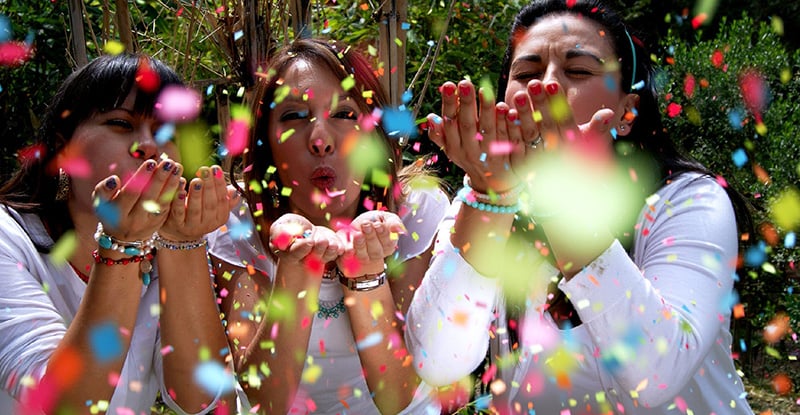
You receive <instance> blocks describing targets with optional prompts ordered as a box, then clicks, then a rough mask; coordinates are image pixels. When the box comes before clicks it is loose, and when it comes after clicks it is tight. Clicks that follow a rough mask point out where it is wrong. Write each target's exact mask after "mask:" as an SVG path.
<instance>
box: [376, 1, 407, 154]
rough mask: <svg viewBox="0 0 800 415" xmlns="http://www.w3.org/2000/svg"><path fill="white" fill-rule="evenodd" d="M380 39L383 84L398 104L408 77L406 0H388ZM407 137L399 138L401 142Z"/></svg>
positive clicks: (391, 102)
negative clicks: (405, 24) (404, 26)
mask: <svg viewBox="0 0 800 415" xmlns="http://www.w3.org/2000/svg"><path fill="white" fill-rule="evenodd" d="M381 16H382V19H381V22H380V24H379V26H380V39H379V41H378V50H379V53H380V59H381V63H383V68H384V75H383V78H382V80H381V81H382V82H383V87H384V89H385V90H386V93H387V95H388V98H389V105H391V106H392V107H394V108H397V107H399V106H400V105H401V104H402V103H403V101H402V99H403V93H404V92H405V88H406V86H405V79H406V38H407V37H406V31H405V30H403V27H402V25H403V23H404V22H405V21H406V18H407V16H408V2H407V0H387V1H385V2H384V3H383V6H382V9H381ZM406 139H407V137H401V138H400V145H403V144H405V141H406Z"/></svg>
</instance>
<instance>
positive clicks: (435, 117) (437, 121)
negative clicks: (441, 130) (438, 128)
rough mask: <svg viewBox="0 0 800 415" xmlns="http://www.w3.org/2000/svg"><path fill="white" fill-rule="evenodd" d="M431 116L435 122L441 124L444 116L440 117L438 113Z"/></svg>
mask: <svg viewBox="0 0 800 415" xmlns="http://www.w3.org/2000/svg"><path fill="white" fill-rule="evenodd" d="M431 118H432V121H433V123H434V124H441V123H442V117H440V116H438V115H434V116H433V117H431Z"/></svg>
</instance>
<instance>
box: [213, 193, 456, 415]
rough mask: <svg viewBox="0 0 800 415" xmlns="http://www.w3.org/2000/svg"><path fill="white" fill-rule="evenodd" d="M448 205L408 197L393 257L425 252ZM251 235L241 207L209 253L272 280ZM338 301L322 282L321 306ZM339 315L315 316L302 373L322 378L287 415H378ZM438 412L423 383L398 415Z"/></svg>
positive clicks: (332, 287)
mask: <svg viewBox="0 0 800 415" xmlns="http://www.w3.org/2000/svg"><path fill="white" fill-rule="evenodd" d="M448 205H449V200H448V198H447V196H446V195H445V194H444V193H443V192H442V191H441V190H438V189H435V190H434V189H427V190H419V191H412V192H411V193H410V194H409V196H408V197H407V198H406V201H405V203H404V204H403V206H402V207H401V208H400V211H399V213H398V215H399V216H400V217H401V219H402V220H403V224H404V225H405V227H406V229H407V231H408V232H407V233H406V234H405V235H402V236H401V237H400V239H399V240H398V249H397V252H396V253H395V255H398V256H399V258H400V259H402V260H408V259H410V258H413V257H415V256H417V255H420V254H422V253H423V252H424V251H425V250H426V249H428V247H429V246H430V245H431V243H432V242H433V238H434V236H435V235H436V229H437V226H438V224H439V221H440V220H441V219H442V218H443V217H444V215H445V212H446V210H447V207H448ZM254 229H255V228H254V225H253V221H252V217H251V214H250V211H249V210H248V208H247V206H246V205H245V204H244V203H243V204H242V205H241V206H240V207H239V208H238V209H237V208H234V209H233V210H232V213H231V216H230V218H229V220H228V223H227V226H226V231H224V232H223V231H219V232H216V233H214V234H212V235H211V236H210V237H209V249H210V252H211V254H212V255H214V256H216V257H217V258H220V259H221V260H223V261H225V262H228V263H230V264H232V265H235V266H243V265H252V266H253V267H254V268H255V269H256V270H257V271H260V272H263V273H264V274H265V275H266V276H267V277H269V278H272V277H273V275H274V273H275V263H274V262H273V261H272V259H271V257H270V256H269V255H266V254H265V252H267V251H266V250H265V249H264V247H263V245H262V243H261V239H260V238H259V235H258V233H257V232H255V231H254ZM343 296H344V294H343V292H342V285H341V284H340V283H339V282H338V281H333V280H326V279H323V280H322V285H321V287H320V292H319V302H320V304H321V305H322V306H325V307H326V308H333V307H335V306H336V304H338V303H339V302H340V301H341V300H342V298H343ZM321 308H322V307H321ZM341 310H342V311H341V312H340V313H339V314H338V316H335V317H333V316H331V317H327V318H326V317H324V316H320V315H319V313H318V314H316V315H315V317H314V320H313V322H312V326H311V336H310V339H309V342H308V345H309V346H308V351H307V355H308V356H307V359H306V369H308V366H309V361H311V362H312V364H314V365H317V366H319V369H321V375H320V376H319V378H318V379H316V381H315V382H313V383H308V382H302V383H301V385H300V388H299V391H298V393H297V395H296V398H295V400H294V403H293V405H292V409H291V411H290V413H291V414H306V413H308V414H311V413H313V414H330V415H336V414H358V415H373V414H374V415H379V414H380V412H378V408H377V407H376V406H375V404H374V403H373V401H372V398H371V397H370V391H369V389H368V387H367V383H366V380H365V378H364V376H363V374H362V372H363V369H362V367H361V362H360V360H359V358H358V353H357V352H356V344H355V343H356V342H355V339H354V338H353V331H352V329H351V328H350V319H349V317H348V316H347V311H346V308H345V307H342V309H341ZM281 335H286V333H281ZM240 396H241V394H240ZM439 410H440V407H439V404H438V402H437V401H436V400H435V399H434V391H433V388H431V387H429V386H428V385H426V384H424V383H422V384H421V385H420V386H419V387H418V388H417V392H416V395H415V398H414V399H413V401H412V402H411V403H410V404H409V406H408V407H407V408H405V409H404V410H403V412H401V413H403V414H432V415H433V414H436V415H438V414H439Z"/></svg>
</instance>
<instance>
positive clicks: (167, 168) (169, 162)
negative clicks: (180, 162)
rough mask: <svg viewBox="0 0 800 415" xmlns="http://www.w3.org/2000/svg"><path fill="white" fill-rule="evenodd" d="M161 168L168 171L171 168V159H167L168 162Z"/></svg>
mask: <svg viewBox="0 0 800 415" xmlns="http://www.w3.org/2000/svg"><path fill="white" fill-rule="evenodd" d="M163 169H164V171H170V170H172V162H171V161H168V162H166V163H164V167H163Z"/></svg>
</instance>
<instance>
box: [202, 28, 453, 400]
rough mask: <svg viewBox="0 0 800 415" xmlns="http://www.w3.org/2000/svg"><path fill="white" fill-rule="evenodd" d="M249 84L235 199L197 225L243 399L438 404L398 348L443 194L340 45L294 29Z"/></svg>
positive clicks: (377, 89) (375, 86)
mask: <svg viewBox="0 0 800 415" xmlns="http://www.w3.org/2000/svg"><path fill="white" fill-rule="evenodd" d="M256 97H257V101H256V102H257V110H256V111H255V114H256V117H255V125H254V126H253V129H252V134H251V138H250V140H249V145H248V146H247V150H246V151H245V152H244V154H243V157H242V159H243V160H242V161H243V163H242V173H243V183H244V185H243V188H244V189H242V191H243V192H244V194H245V199H246V205H245V204H243V205H242V206H241V207H240V209H234V212H233V213H232V215H231V218H230V219H229V221H228V224H227V230H226V231H224V232H220V233H219V234H218V235H217V237H216V238H214V239H213V240H211V253H212V255H213V256H215V257H216V258H219V259H220V261H219V264H218V265H219V267H220V268H219V270H218V273H217V274H218V276H219V277H218V283H219V287H220V297H221V299H222V309H223V311H224V312H225V315H226V320H227V329H228V333H229V338H230V342H231V348H232V350H233V354H234V358H235V365H236V370H237V372H238V373H239V374H240V384H241V385H242V386H243V388H244V390H245V391H246V393H247V395H248V397H249V400H250V404H251V405H252V406H253V409H254V410H255V411H257V412H258V413H265V414H285V413H292V414H295V413H298V414H304V413H315V414H317V413H318V414H340V413H353V414H378V413H384V414H398V413H415V414H416V413H424V411H426V410H428V409H427V408H429V407H431V408H432V411H433V412H438V406H437V404H436V403H433V402H432V401H431V395H430V388H429V387H427V386H425V385H424V384H423V385H419V381H418V380H417V376H416V373H415V372H414V369H413V367H412V364H411V362H410V360H411V359H410V356H409V355H408V353H407V351H406V348H405V343H404V341H403V329H404V321H403V316H404V314H405V312H406V310H407V307H408V304H409V303H410V300H411V295H412V293H413V290H414V289H415V288H416V287H417V286H418V285H419V282H420V279H421V278H422V276H423V274H424V272H425V269H426V268H427V265H428V262H429V260H430V257H431V248H432V242H433V238H434V235H435V232H436V225H437V224H438V223H439V221H440V220H441V218H442V217H443V216H444V213H445V210H446V207H447V205H448V203H449V202H448V200H447V198H446V196H445V195H444V193H442V192H441V191H440V190H438V187H436V185H435V183H433V184H431V183H430V181H428V183H427V185H425V184H426V181H425V180H424V179H425V176H423V175H422V174H421V173H422V171H421V169H420V168H419V167H416V168H414V167H413V166H412V167H411V170H409V169H408V168H406V169H402V170H401V169H400V163H401V158H400V151H399V149H398V147H397V143H396V142H397V140H396V138H393V137H391V136H390V135H389V134H388V133H387V131H385V130H384V128H383V123H382V122H381V121H382V112H381V108H383V106H384V105H385V104H386V98H385V93H384V92H383V90H382V89H381V85H380V83H379V81H378V79H377V78H376V76H375V75H374V72H373V70H372V69H371V68H370V65H369V64H368V62H367V60H366V59H365V58H364V57H363V56H362V55H360V54H359V53H358V52H357V51H356V50H354V49H352V48H347V47H342V46H341V45H339V44H338V43H333V42H327V41H323V40H296V41H294V42H293V43H291V44H289V45H287V46H285V47H284V48H282V49H280V50H278V51H277V52H275V53H274V54H273V55H272V57H271V59H270V61H269V65H268V67H267V68H266V69H265V71H264V72H263V73H261V74H260V76H259V85H258V88H257V93H256ZM267 248H268V249H267ZM431 405H433V406H431Z"/></svg>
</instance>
